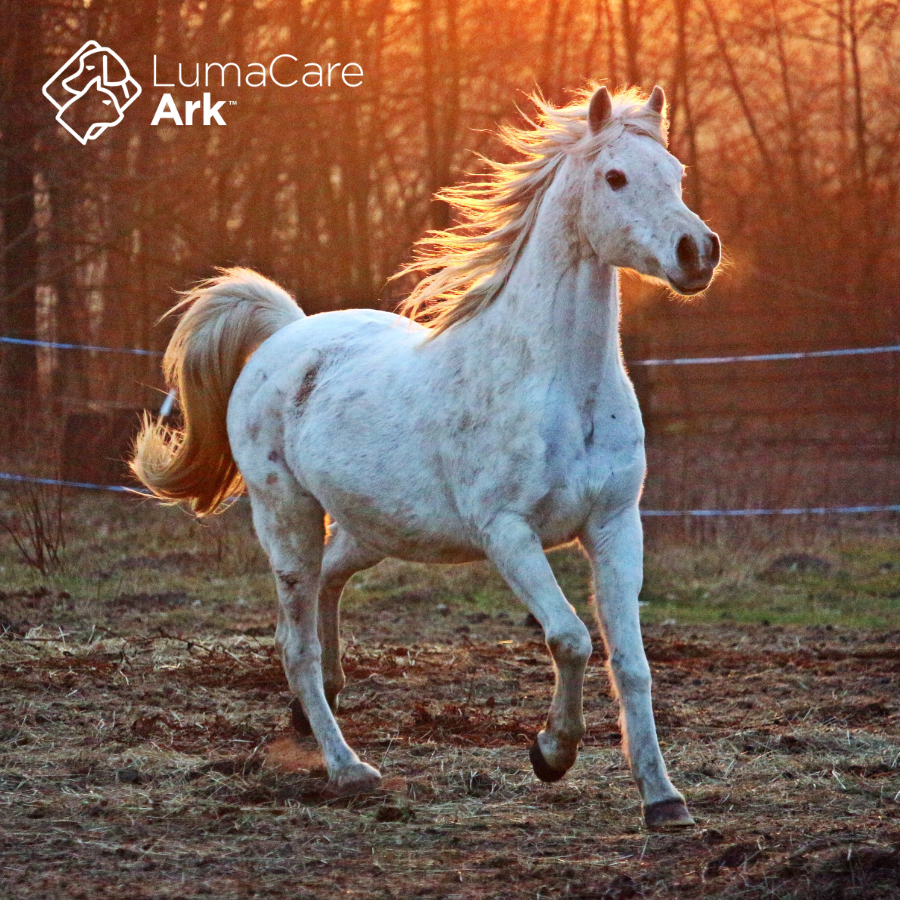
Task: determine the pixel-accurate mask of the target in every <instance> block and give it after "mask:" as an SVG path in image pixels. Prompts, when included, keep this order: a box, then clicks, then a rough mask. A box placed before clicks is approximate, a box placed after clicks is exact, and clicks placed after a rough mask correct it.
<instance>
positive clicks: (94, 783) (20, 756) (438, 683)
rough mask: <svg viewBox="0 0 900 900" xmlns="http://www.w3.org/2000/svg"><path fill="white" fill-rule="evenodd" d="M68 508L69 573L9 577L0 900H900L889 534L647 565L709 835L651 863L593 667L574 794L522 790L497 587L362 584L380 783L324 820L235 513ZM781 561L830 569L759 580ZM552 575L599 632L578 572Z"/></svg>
mask: <svg viewBox="0 0 900 900" xmlns="http://www.w3.org/2000/svg"><path fill="white" fill-rule="evenodd" d="M73 503H74V506H73V507H72V508H71V510H70V512H69V515H70V516H71V520H70V522H71V524H73V526H77V527H73V537H72V540H70V543H69V551H68V552H69V556H68V558H67V559H68V565H67V569H66V571H65V572H64V573H63V574H61V575H59V576H56V577H55V578H53V579H45V580H43V581H41V582H37V581H36V580H35V578H36V576H33V575H31V574H29V573H28V572H27V570H25V568H24V567H23V566H21V565H20V564H18V563H17V562H15V557H14V555H13V553H12V550H11V548H10V549H9V551H8V552H7V553H6V555H5V556H4V557H3V559H2V561H0V562H2V566H3V568H2V572H0V575H2V577H3V581H4V584H3V585H2V587H3V589H4V593H3V595H2V599H0V604H2V605H0V615H2V616H3V619H4V627H5V629H6V635H5V639H3V640H2V641H0V676H2V678H3V685H4V695H3V696H4V702H3V704H2V706H0V752H2V756H0V806H2V812H0V870H2V872H3V878H2V881H0V897H4V898H5V897H9V898H13V897H15V898H26V897H28V898H31V897H35V898H36V897H41V898H44V897H73V898H74V897H84V898H91V900H93V898H97V897H123V898H124V897H128V898H129V900H138V898H164V897H172V898H188V897H203V896H216V897H221V898H231V897H281V896H284V897H291V898H303V897H316V898H318V897H335V896H348V897H361V898H381V897H384V898H388V897H393V898H398V900H399V898H404V900H405V898H408V897H433V898H488V897H496V898H504V900H506V898H535V897H541V898H551V897H559V898H567V897H571V898H583V900H588V898H626V897H641V896H643V897H654V898H656V897H660V898H662V897H670V896H681V897H715V898H738V897H740V898H764V897H766V898H768V897H778V898H805V897H810V896H815V897H817V898H820V900H838V898H842V900H850V898H860V900H863V898H865V900H869V898H882V897H883V898H889V897H897V896H898V889H897V887H896V885H897V883H898V882H900V821H898V814H900V794H898V792H900V777H898V766H900V714H898V712H900V711H898V702H897V694H896V685H897V680H898V676H900V629H898V626H900V616H898V613H897V611H896V605H897V604H896V597H897V596H898V594H897V593H894V596H893V601H891V598H890V597H889V596H888V594H890V592H891V591H895V592H896V589H897V586H896V579H897V577H898V573H897V572H896V571H895V570H894V569H893V568H885V567H886V566H891V567H892V566H893V565H894V563H893V562H892V561H891V560H896V559H897V553H896V551H897V539H896V537H895V536H892V535H891V534H890V533H889V530H883V529H882V530H879V531H878V532H877V533H873V534H871V535H869V536H868V538H867V539H864V537H865V536H863V535H856V536H855V537H854V538H853V540H852V541H851V540H849V539H846V538H844V539H841V540H838V539H837V538H836V537H835V536H834V535H832V537H831V538H828V536H827V535H825V534H818V535H813V536H812V537H811V538H810V543H807V544H803V545H802V546H801V542H799V541H798V540H797V539H796V538H795V540H794V542H793V543H792V544H791V545H789V546H788V545H779V546H772V547H766V546H765V545H756V546H755V547H751V546H749V545H745V544H742V545H741V547H742V549H741V550H740V552H738V551H737V550H736V548H735V546H732V547H731V549H730V551H729V549H728V547H727V546H726V544H725V542H724V538H720V539H719V540H718V542H713V544H712V545H711V546H708V547H705V548H699V549H698V548H696V547H693V548H691V547H690V546H689V545H685V544H680V545H673V544H671V543H668V544H666V546H664V547H663V546H659V547H657V548H655V549H652V550H651V554H650V558H651V564H652V565H651V568H652V569H653V571H652V572H651V577H650V579H649V587H650V589H651V592H652V591H656V592H657V595H658V596H656V597H654V596H649V603H648V605H647V606H646V607H645V608H644V611H645V613H647V627H646V638H647V648H648V654H649V656H650V659H651V665H652V667H653V670H654V677H655V694H656V708H657V712H658V722H659V730H660V736H661V739H662V742H663V744H664V752H665V753H666V757H667V760H668V762H669V765H670V768H671V770H672V773H673V777H674V779H675V781H676V783H678V784H679V785H680V786H681V787H682V789H683V790H684V791H685V793H686V794H687V795H688V798H689V801H690V803H691V806H692V809H693V811H694V814H695V816H696V817H697V819H698V823H699V824H698V827H697V828H696V829H695V830H693V831H691V832H690V833H687V834H680V835H649V834H647V833H646V832H644V831H643V829H642V827H641V823H640V816H639V812H640V811H639V802H638V795H637V791H636V789H635V787H634V784H633V782H632V780H631V777H630V775H629V773H628V772H627V770H626V768H625V766H624V764H623V761H622V757H621V753H620V750H619V742H620V736H619V732H618V726H617V722H616V710H615V707H614V705H613V703H612V702H611V701H610V699H609V698H608V689H607V685H606V678H605V673H604V672H603V668H602V656H603V654H602V650H600V649H599V647H598V651H597V653H596V654H595V657H594V659H593V660H592V664H591V667H590V671H589V674H588V678H587V684H586V706H587V718H588V723H589V735H588V738H587V740H586V741H585V744H584V749H583V752H582V755H581V758H580V760H579V763H578V764H577V766H576V767H575V769H574V770H573V771H572V773H571V774H570V776H569V777H568V778H567V779H566V780H565V781H564V782H561V783H559V784H557V785H551V786H547V785H542V784H540V783H537V782H536V781H535V779H534V778H533V776H532V775H531V772H530V767H529V764H528V760H527V752H526V751H527V745H528V743H529V741H530V740H531V738H532V737H533V735H534V732H535V731H536V730H537V729H538V728H539V727H540V724H541V721H542V718H543V715H544V714H545V712H546V707H547V703H548V698H549V690H550V686H551V683H552V678H551V673H550V670H549V666H548V663H547V659H546V653H545V649H544V647H543V644H542V642H541V638H540V635H539V634H538V633H537V632H535V631H533V630H531V629H530V627H529V626H528V625H527V624H526V623H524V622H523V617H524V611H523V610H521V608H520V607H518V606H516V605H515V604H514V602H513V601H512V599H511V598H510V597H509V595H508V593H506V592H505V591H504V589H503V588H502V586H501V585H500V584H499V583H498V581H497V580H496V576H495V575H493V574H492V573H491V572H490V571H489V570H488V569H487V568H486V567H478V566H476V567H462V568H459V569H450V570H444V569H439V568H431V569H426V568H424V567H417V566H402V565H399V564H395V563H392V564H387V565H384V566H382V567H379V568H377V569H375V570H373V571H372V572H370V573H367V574H365V575H363V576H361V577H360V578H359V579H358V581H357V583H356V585H355V589H354V594H353V596H352V597H351V598H350V600H349V602H348V609H347V614H346V621H345V635H346V637H347V642H346V647H345V668H346V670H347V674H348V678H349V684H348V687H347V689H346V691H345V693H344V694H343V695H342V699H341V706H342V709H341V713H340V719H341V723H342V726H343V728H344V730H345V734H346V735H347V737H348V739H349V740H350V741H351V743H352V744H353V745H354V746H355V747H356V748H357V749H358V750H359V751H360V752H361V753H362V754H363V755H364V756H365V758H367V759H368V760H370V761H372V762H373V763H375V764H376V765H379V766H381V767H382V770H383V772H384V774H385V776H386V778H387V784H386V789H385V790H384V791H383V792H382V793H381V794H379V795H378V796H375V797H369V798H361V799H355V800H344V801H335V800H327V799H325V798H323V796H322V794H321V789H322V786H323V784H324V778H323V772H322V769H321V760H320V758H319V756H318V754H317V752H316V751H315V748H314V746H313V745H312V744H310V743H308V742H306V741H299V742H298V741H297V740H295V739H294V737H293V736H292V734H291V733H290V732H289V730H288V727H287V725H288V715H287V712H286V704H287V702H288V699H289V697H288V694H287V691H286V685H285V683H284V678H283V675H282V674H281V672H280V669H279V666H278V664H277V661H276V660H275V658H274V655H273V648H272V640H271V634H272V630H273V625H274V608H273V606H272V603H271V590H272V589H271V586H270V584H269V577H268V575H267V574H266V573H265V569H264V563H263V561H262V560H261V559H260V557H259V555H258V553H257V551H256V549H255V547H254V546H253V544H252V543H250V542H249V540H248V539H247V532H246V527H247V525H246V522H245V521H244V520H243V513H238V515H237V516H234V515H233V514H229V516H232V518H231V519H230V520H229V519H227V518H226V519H223V520H221V521H220V522H217V523H216V524H215V525H214V526H213V529H214V530H210V529H209V528H208V527H207V528H206V529H200V528H199V527H198V526H197V525H195V524H194V523H193V522H192V521H191V520H189V519H188V518H186V517H184V516H181V515H180V514H179V513H177V512H175V511H173V510H158V509H154V508H151V507H149V506H146V505H141V506H138V507H137V508H134V507H131V506H129V505H127V504H123V503H122V502H121V501H118V500H115V501H114V500H106V499H99V498H87V499H81V498H79V499H77V500H76V501H73ZM215 529H218V530H215ZM789 552H790V553H794V554H799V553H801V552H803V553H805V554H807V556H809V558H811V559H816V560H820V561H825V562H826V563H828V566H829V568H828V569H826V570H823V569H822V568H821V567H819V568H818V569H817V568H816V567H815V565H814V564H812V563H808V564H804V565H805V566H806V568H804V566H800V565H795V566H794V568H792V564H791V562H790V560H788V561H787V562H784V561H782V562H781V563H780V564H778V565H774V563H776V562H777V561H778V560H779V559H780V558H782V557H784V556H785V555H786V554H787V553H789ZM554 564H555V565H556V567H557V571H558V572H559V574H560V577H561V579H562V580H563V582H564V583H566V584H567V585H568V590H569V593H570V595H572V596H573V599H574V600H575V601H576V602H577V604H578V605H579V606H580V607H581V608H583V606H582V604H583V602H584V599H585V597H586V594H587V589H586V586H585V585H584V584H583V575H584V568H583V564H582V562H581V561H580V560H579V559H578V558H577V556H572V555H563V556H561V557H559V558H557V559H555V561H554ZM810 566H811V567H812V568H809V567H810ZM654 567H655V568H654ZM841 573H843V574H841ZM892 579H893V580H892ZM735 582H737V587H735V586H734V584H735ZM579 585H580V587H579ZM728 585H732V587H731V588H728ZM741 585H743V587H742V586H741ZM776 588H779V589H782V590H781V594H780V595H779V596H781V597H782V598H783V597H786V596H794V595H796V596H798V597H801V598H802V597H806V596H807V595H809V594H815V593H816V592H822V591H825V590H829V591H832V592H834V594H835V595H836V596H838V595H839V598H838V599H840V604H845V603H846V604H849V602H850V599H851V598H853V597H855V598H856V600H857V602H858V603H859V602H863V603H864V602H866V598H874V599H872V600H871V604H870V605H875V606H877V607H878V609H879V610H880V611H879V612H878V616H880V617H881V618H880V619H879V621H880V622H881V625H882V627H881V628H880V630H877V631H873V630H866V629H863V628H852V627H849V626H848V625H847V624H846V622H845V621H844V619H843V618H842V614H841V613H840V610H841V609H843V607H842V606H840V604H839V603H838V599H835V600H834V601H829V602H834V603H835V604H838V605H837V606H836V607H835V608H836V609H837V610H838V612H837V613H835V614H834V615H833V616H832V619H833V621H831V622H828V621H819V622H816V619H817V617H819V618H821V616H820V614H819V613H817V612H816V610H815V608H813V607H810V608H808V609H806V611H805V615H806V617H807V618H806V621H805V623H804V624H790V623H787V624H784V623H779V620H778V617H777V616H773V614H771V613H770V616H773V617H772V618H770V622H771V624H769V625H765V624H763V623H762V621H761V619H762V615H756V614H754V615H756V617H755V618H754V615H751V613H752V612H753V610H754V609H756V608H757V607H759V605H760V598H761V597H764V596H767V595H771V594H772V593H773V592H774V591H775V589H776ZM728 590H730V591H731V592H732V593H731V594H729V593H728ZM703 591H707V592H708V595H707V597H706V598H705V599H704V598H703V597H701V596H700V595H701V594H702V592H703ZM742 591H743V593H742ZM667 592H668V593H673V597H674V599H667V598H666V593H667ZM879 592H880V593H879ZM729 597H731V598H732V599H731V600H730V601H729V600H728V598H729ZM723 598H724V599H723ZM754 598H755V601H754ZM726 601H727V602H726ZM754 602H755V604H756V605H755V606H753V603H754ZM891 602H893V604H894V609H893V611H892V609H891V607H890V603H891ZM704 603H707V604H710V603H711V604H713V614H712V615H710V616H708V617H707V620H705V621H704V620H702V616H700V614H699V612H698V611H699V610H701V609H702V608H703V604H704ZM729 603H731V606H729ZM717 604H718V605H717ZM728 609H732V613H731V614H733V615H736V616H737V617H738V618H743V619H744V621H743V622H741V623H740V624H738V623H737V622H732V621H729V620H728V619H723V618H722V617H721V613H722V611H723V610H724V611H727V610H728ZM742 610H743V611H744V612H743V613H742V612H741V611H742ZM744 613H746V615H745V614H744ZM786 617H787V618H790V616H786ZM825 618H827V616H826V617H825ZM673 620H674V621H673Z"/></svg>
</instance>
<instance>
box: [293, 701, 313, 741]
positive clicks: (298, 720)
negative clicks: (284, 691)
mask: <svg viewBox="0 0 900 900" xmlns="http://www.w3.org/2000/svg"><path fill="white" fill-rule="evenodd" d="M288 709H289V710H290V711H291V726H292V727H293V729H294V731H296V732H297V734H298V735H300V737H309V736H310V735H311V734H312V733H313V730H312V725H310V724H309V719H307V718H306V713H305V712H304V711H303V704H302V703H301V702H300V701H299V700H298V699H297V698H296V697H294V699H293V700H291V702H290V703H289V704H288Z"/></svg>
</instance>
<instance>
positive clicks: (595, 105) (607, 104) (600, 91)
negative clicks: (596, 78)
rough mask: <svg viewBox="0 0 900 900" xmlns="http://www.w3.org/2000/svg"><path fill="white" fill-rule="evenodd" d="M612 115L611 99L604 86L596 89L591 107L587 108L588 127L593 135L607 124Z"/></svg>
mask: <svg viewBox="0 0 900 900" xmlns="http://www.w3.org/2000/svg"><path fill="white" fill-rule="evenodd" d="M611 115H612V97H610V95H609V91H608V90H607V89H606V86H605V85H604V86H603V87H601V88H597V90H596V92H595V93H594V96H593V97H591V105H590V106H589V107H588V127H589V128H590V129H591V132H592V133H593V134H597V132H598V131H600V129H601V128H602V127H603V126H604V125H605V124H606V123H607V121H608V120H609V117H610V116H611Z"/></svg>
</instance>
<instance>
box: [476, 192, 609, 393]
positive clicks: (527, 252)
mask: <svg viewBox="0 0 900 900" xmlns="http://www.w3.org/2000/svg"><path fill="white" fill-rule="evenodd" d="M554 188H555V189H554ZM578 199H579V198H578V197H577V196H576V195H575V194H574V193H572V191H571V190H567V189H566V185H564V184H563V185H559V186H556V185H551V187H550V188H549V190H548V193H547V196H545V198H544V200H543V203H542V205H541V210H540V212H539V214H538V217H537V221H536V222H535V224H534V227H533V229H532V232H531V234H530V235H529V238H528V243H527V244H526V246H525V247H524V249H523V250H522V252H521V255H520V258H519V260H518V262H517V263H516V265H515V267H514V269H513V271H512V273H511V274H510V277H509V280H508V282H507V284H506V285H505V287H504V288H503V290H502V291H501V292H500V294H499V295H498V297H497V298H496V300H494V302H493V303H492V304H491V305H490V306H489V307H488V308H487V309H485V310H484V311H483V312H481V313H479V315H477V316H476V317H475V318H474V319H472V320H470V321H469V322H468V323H466V325H467V326H468V327H469V328H471V329H472V336H473V337H474V336H475V335H476V334H480V335H481V339H482V341H484V344H483V346H485V347H486V348H488V349H489V352H490V354H491V356H492V357H493V358H494V359H495V360H496V357H497V356H498V355H502V354H504V353H509V354H511V355H513V356H515V357H516V359H517V360H522V359H523V358H524V359H527V360H528V363H527V366H528V369H529V371H530V372H531V373H535V372H536V370H537V372H540V371H543V372H545V373H546V377H547V379H548V381H549V380H552V381H553V383H554V385H555V387H556V388H558V389H561V390H565V391H566V392H568V393H571V394H573V395H575V397H574V399H576V401H580V400H581V399H584V400H587V399H588V397H589V396H591V395H593V394H596V392H597V389H598V386H599V385H600V384H601V382H608V381H609V379H611V378H615V377H616V374H617V373H618V372H620V371H621V362H620V357H619V333H618V332H619V298H618V279H617V275H616V270H615V269H614V268H613V267H612V266H609V265H606V264H605V263H603V262H601V261H600V260H598V258H597V256H596V255H595V254H594V252H593V250H592V249H591V248H590V246H589V245H588V244H587V242H586V241H584V240H583V239H582V238H581V236H580V234H579V229H578V225H577V221H578V220H577V211H578ZM475 342H477V343H481V341H475ZM475 342H473V343H475Z"/></svg>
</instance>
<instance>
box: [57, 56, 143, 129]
mask: <svg viewBox="0 0 900 900" xmlns="http://www.w3.org/2000/svg"><path fill="white" fill-rule="evenodd" d="M140 94H141V86H140V85H139V84H138V83H137V82H136V81H135V80H134V79H133V78H132V77H131V73H130V72H129V71H128V66H126V65H125V63H124V62H123V60H122V58H121V57H120V56H119V55H118V54H117V53H115V52H114V51H113V50H110V49H109V47H101V46H100V44H98V43H97V42H96V41H88V42H87V43H86V44H85V45H84V46H83V47H82V48H81V49H80V50H79V51H78V52H77V53H75V54H73V55H72V56H71V57H70V58H69V59H68V60H66V62H65V63H64V64H63V65H62V67H61V68H60V69H58V70H57V71H56V72H55V73H54V74H53V75H52V76H51V77H50V80H49V81H48V82H47V83H46V84H45V85H44V96H45V97H46V98H47V99H48V100H49V101H50V102H51V103H52V104H53V105H54V106H55V107H56V108H57V110H58V112H57V114H56V121H57V122H59V124H60V125H62V126H63V128H65V129H66V130H67V131H68V132H69V134H71V135H73V136H74V137H75V138H76V139H77V140H78V141H80V142H81V143H82V144H87V142H88V141H92V140H94V139H95V138H98V137H100V135H101V134H103V132H104V131H106V129H107V128H112V127H113V125H118V124H119V122H121V121H122V116H123V114H124V112H125V110H126V109H128V107H129V106H131V104H132V103H134V101H135V100H137V98H138V97H139V96H140Z"/></svg>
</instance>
